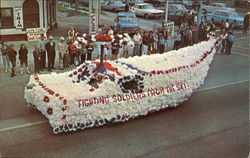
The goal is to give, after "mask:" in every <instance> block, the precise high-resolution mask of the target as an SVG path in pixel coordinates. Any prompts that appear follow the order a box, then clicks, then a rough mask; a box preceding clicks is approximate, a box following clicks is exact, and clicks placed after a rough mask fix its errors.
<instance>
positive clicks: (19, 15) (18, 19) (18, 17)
mask: <svg viewBox="0 0 250 158" xmlns="http://www.w3.org/2000/svg"><path fill="white" fill-rule="evenodd" d="M14 18H15V20H14V22H15V26H16V28H18V29H21V28H23V8H22V7H21V6H19V7H14Z"/></svg>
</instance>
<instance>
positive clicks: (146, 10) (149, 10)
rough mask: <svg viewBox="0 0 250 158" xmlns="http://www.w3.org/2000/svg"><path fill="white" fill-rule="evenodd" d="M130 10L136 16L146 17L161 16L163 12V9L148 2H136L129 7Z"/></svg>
mask: <svg viewBox="0 0 250 158" xmlns="http://www.w3.org/2000/svg"><path fill="white" fill-rule="evenodd" d="M130 11H131V12H133V13H135V15H136V16H142V17H144V18H146V19H149V18H161V17H162V16H163V14H164V11H162V10H159V9H156V8H155V7H154V6H153V5H152V4H149V3H137V4H135V5H134V6H133V7H131V9H130Z"/></svg>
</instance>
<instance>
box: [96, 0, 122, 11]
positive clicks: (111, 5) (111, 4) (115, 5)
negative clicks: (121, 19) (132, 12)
mask: <svg viewBox="0 0 250 158" xmlns="http://www.w3.org/2000/svg"><path fill="white" fill-rule="evenodd" d="M101 7H102V9H103V10H109V11H114V12H117V11H124V10H125V4H124V3H122V1H104V2H102V4H101Z"/></svg>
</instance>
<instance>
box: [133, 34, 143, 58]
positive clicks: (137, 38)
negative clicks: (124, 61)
mask: <svg viewBox="0 0 250 158" xmlns="http://www.w3.org/2000/svg"><path fill="white" fill-rule="evenodd" d="M133 42H134V51H133V56H135V55H137V56H140V54H141V44H142V36H141V34H140V32H139V31H138V30H137V31H136V33H135V34H134V36H133Z"/></svg>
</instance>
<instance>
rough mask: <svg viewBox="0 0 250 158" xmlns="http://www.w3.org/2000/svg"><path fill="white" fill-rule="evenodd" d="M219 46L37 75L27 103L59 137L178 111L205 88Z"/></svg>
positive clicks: (215, 41) (211, 43)
mask: <svg viewBox="0 0 250 158" xmlns="http://www.w3.org/2000/svg"><path fill="white" fill-rule="evenodd" d="M220 40H221V39H220V38H219V39H215V38H210V40H209V41H206V42H201V43H199V44H197V45H194V46H192V47H186V48H182V49H180V50H178V51H171V52H167V53H164V54H153V55H149V56H142V57H133V58H128V59H124V58H122V59H118V60H117V61H107V62H104V64H103V65H102V66H101V65H100V63H99V62H97V61H95V62H87V63H85V64H83V65H81V66H79V67H77V68H76V69H75V70H74V71H71V72H65V73H60V74H57V73H52V74H46V75H34V76H31V77H30V81H29V83H28V85H27V86H26V88H25V95H24V98H25V100H26V102H27V105H29V106H34V107H35V108H37V109H38V110H39V111H41V112H42V114H43V115H45V116H46V117H47V118H48V119H49V122H50V125H51V126H52V128H53V132H54V133H55V134H57V133H60V132H67V131H75V130H77V129H85V128H89V127H94V126H101V125H104V124H106V123H108V122H123V121H127V120H129V119H131V118H136V117H138V116H141V115H147V114H148V113H149V112H153V111H158V110H160V109H165V108H168V107H175V106H177V105H178V104H179V103H181V102H183V101H185V100H186V99H187V98H188V97H189V96H190V95H191V94H192V92H193V91H194V90H195V89H197V88H198V87H199V86H200V85H201V84H203V82H204V80H205V77H206V75H207V72H208V69H209V64H210V63H211V61H212V59H213V56H214V54H215V47H216V45H217V44H218V43H219V41H220ZM100 71H101V72H102V73H100Z"/></svg>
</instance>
